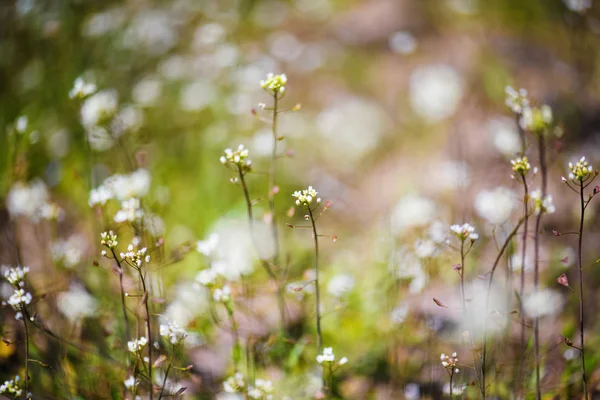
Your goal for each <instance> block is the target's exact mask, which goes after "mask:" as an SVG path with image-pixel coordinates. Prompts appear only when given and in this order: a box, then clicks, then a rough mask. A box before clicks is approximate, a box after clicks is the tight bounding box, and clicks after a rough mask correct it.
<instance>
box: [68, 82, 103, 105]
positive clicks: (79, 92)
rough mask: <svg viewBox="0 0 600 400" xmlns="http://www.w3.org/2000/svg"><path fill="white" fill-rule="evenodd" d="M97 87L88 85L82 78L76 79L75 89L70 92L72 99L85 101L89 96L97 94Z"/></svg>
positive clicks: (91, 84)
mask: <svg viewBox="0 0 600 400" xmlns="http://www.w3.org/2000/svg"><path fill="white" fill-rule="evenodd" d="M96 90H97V88H96V85H95V84H93V83H88V82H86V81H84V80H83V78H82V77H79V78H77V79H75V82H74V83H73V88H72V89H71V91H70V92H69V98H70V99H79V100H81V99H84V98H86V97H87V96H89V95H92V94H94V93H96Z"/></svg>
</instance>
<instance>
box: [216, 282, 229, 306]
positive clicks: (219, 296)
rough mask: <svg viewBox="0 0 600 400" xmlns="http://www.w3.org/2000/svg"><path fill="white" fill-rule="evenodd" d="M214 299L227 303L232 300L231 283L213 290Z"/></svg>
mask: <svg viewBox="0 0 600 400" xmlns="http://www.w3.org/2000/svg"><path fill="white" fill-rule="evenodd" d="M213 299H214V301H216V302H222V303H227V302H228V301H229V300H231V288H230V287H229V285H225V286H223V287H222V288H216V289H215V290H213Z"/></svg>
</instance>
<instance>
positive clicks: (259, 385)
mask: <svg viewBox="0 0 600 400" xmlns="http://www.w3.org/2000/svg"><path fill="white" fill-rule="evenodd" d="M272 393H273V382H271V381H269V380H266V379H257V380H256V381H255V382H254V387H248V397H250V398H251V399H257V400H271V399H272V398H273V394H272Z"/></svg>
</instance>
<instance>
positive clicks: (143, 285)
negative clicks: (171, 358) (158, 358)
mask: <svg viewBox="0 0 600 400" xmlns="http://www.w3.org/2000/svg"><path fill="white" fill-rule="evenodd" d="M138 272H139V275H140V280H141V281H142V290H143V291H144V297H143V299H144V308H145V310H146V331H147V334H148V380H149V382H150V400H152V397H153V395H154V394H153V387H154V385H153V381H152V346H153V343H152V329H151V326H150V308H149V306H148V297H149V293H148V289H147V288H146V279H145V278H144V274H143V273H142V270H141V269H138Z"/></svg>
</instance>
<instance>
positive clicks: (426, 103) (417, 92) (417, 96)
mask: <svg viewBox="0 0 600 400" xmlns="http://www.w3.org/2000/svg"><path fill="white" fill-rule="evenodd" d="M462 95H463V79H462V78H461V76H460V75H459V74H458V73H457V72H456V70H455V69H454V68H452V67H451V66H449V65H445V64H439V65H428V66H424V67H419V68H417V69H415V70H414V71H413V72H412V74H411V76H410V82H409V96H410V104H411V107H412V109H413V110H414V111H415V113H416V114H417V115H419V116H420V117H422V118H424V119H426V120H427V121H428V122H438V121H441V120H443V119H445V118H448V117H450V116H451V115H453V114H454V113H455V112H456V109H457V108H458V104H459V102H460V99H461V97H462Z"/></svg>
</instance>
